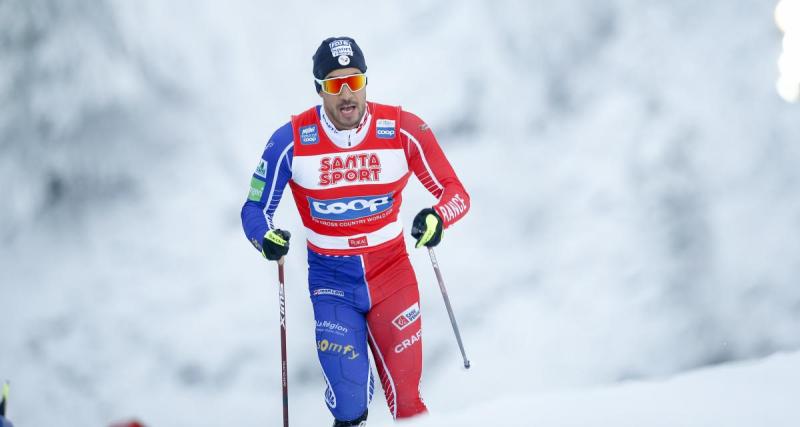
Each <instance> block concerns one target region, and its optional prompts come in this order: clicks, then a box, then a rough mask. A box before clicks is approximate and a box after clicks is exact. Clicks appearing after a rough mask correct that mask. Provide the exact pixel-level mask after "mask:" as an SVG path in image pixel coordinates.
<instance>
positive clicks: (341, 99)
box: [319, 67, 367, 130]
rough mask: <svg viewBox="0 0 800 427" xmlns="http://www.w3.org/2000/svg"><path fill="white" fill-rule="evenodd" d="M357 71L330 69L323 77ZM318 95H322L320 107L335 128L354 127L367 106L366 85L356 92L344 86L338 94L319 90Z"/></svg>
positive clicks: (344, 74)
mask: <svg viewBox="0 0 800 427" xmlns="http://www.w3.org/2000/svg"><path fill="white" fill-rule="evenodd" d="M359 73H361V71H360V70H359V69H358V68H354V67H350V68H342V69H339V70H333V71H331V72H330V73H329V74H328V75H327V76H325V79H330V78H334V77H342V76H349V75H351V74H359ZM319 96H320V97H322V107H323V108H325V113H326V114H327V115H328V117H330V119H331V121H332V122H333V125H334V126H336V129H339V130H345V129H354V128H355V127H356V126H358V123H359V122H360V121H361V118H362V117H364V110H366V108H367V88H366V87H365V88H364V89H361V90H360V91H358V92H353V91H351V90H350V87H348V86H344V87H342V91H341V92H339V94H338V95H331V94H329V93H325V91H320V92H319Z"/></svg>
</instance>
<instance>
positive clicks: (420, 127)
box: [400, 111, 469, 228]
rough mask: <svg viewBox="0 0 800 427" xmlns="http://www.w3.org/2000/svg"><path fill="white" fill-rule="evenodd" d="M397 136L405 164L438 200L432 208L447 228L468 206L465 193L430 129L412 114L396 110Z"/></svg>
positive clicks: (459, 217) (467, 197) (464, 213)
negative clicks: (398, 127) (398, 117)
mask: <svg viewBox="0 0 800 427" xmlns="http://www.w3.org/2000/svg"><path fill="white" fill-rule="evenodd" d="M400 138H401V140H402V142H403V147H404V149H405V152H406V159H407V160H408V167H409V168H410V169H411V170H412V171H413V172H414V174H415V175H416V176H417V178H418V179H419V181H420V182H421V183H422V185H424V186H425V188H427V189H428V191H430V192H431V194H433V196H434V197H436V198H437V199H438V200H439V201H438V202H437V203H436V205H434V206H433V208H434V209H435V210H436V212H438V213H439V216H441V217H442V219H443V220H444V227H445V228H447V227H449V226H450V225H451V224H453V223H455V222H456V221H458V220H459V219H461V217H463V216H464V215H466V213H467V211H468V210H469V194H467V191H466V190H464V186H463V185H461V181H459V179H458V177H457V176H456V173H455V171H453V167H452V166H450V162H448V161H447V157H445V155H444V152H443V151H442V149H441V147H439V143H438V142H436V137H435V136H433V131H431V130H430V128H429V127H428V125H427V124H425V122H423V121H422V119H420V118H419V117H417V116H416V115H414V114H412V113H409V112H407V111H402V112H401V113H400Z"/></svg>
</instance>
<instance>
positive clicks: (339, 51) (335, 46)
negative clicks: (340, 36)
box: [328, 40, 353, 65]
mask: <svg viewBox="0 0 800 427" xmlns="http://www.w3.org/2000/svg"><path fill="white" fill-rule="evenodd" d="M328 46H329V47H330V48H331V55H333V57H334V58H335V57H337V56H338V57H339V63H340V64H342V65H347V64H349V63H350V58H348V56H353V46H351V45H350V40H334V41H332V42H330V43H329V44H328ZM345 55H346V56H345ZM342 58H346V59H342Z"/></svg>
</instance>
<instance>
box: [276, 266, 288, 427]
mask: <svg viewBox="0 0 800 427" xmlns="http://www.w3.org/2000/svg"><path fill="white" fill-rule="evenodd" d="M283 262H284V261H283V257H281V259H279V260H278V282H279V283H280V291H279V301H280V304H281V385H282V388H283V427H289V372H288V370H287V367H286V293H285V291H284V286H283Z"/></svg>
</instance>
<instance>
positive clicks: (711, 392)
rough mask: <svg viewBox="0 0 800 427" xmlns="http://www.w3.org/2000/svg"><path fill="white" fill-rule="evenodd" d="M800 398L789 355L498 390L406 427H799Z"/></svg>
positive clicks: (795, 363)
mask: <svg viewBox="0 0 800 427" xmlns="http://www.w3.org/2000/svg"><path fill="white" fill-rule="evenodd" d="M462 382H466V381H465V379H464V378H462V379H460V380H459V387H460V386H461V383H462ZM798 395H800V353H788V354H775V355H772V356H770V357H767V358H764V359H762V360H755V361H754V360H750V361H746V362H737V363H731V364H729V365H725V366H717V367H713V368H705V369H701V370H697V371H691V372H686V373H683V374H680V375H678V376H675V377H670V378H663V379H651V380H648V381H630V382H623V383H618V384H614V385H608V386H603V387H594V388H587V389H579V390H561V391H552V392H546V393H538V394H515V395H505V394H503V392H502V391H498V393H497V396H496V397H494V398H492V399H490V400H488V401H486V402H483V403H480V404H477V405H474V406H469V407H466V408H462V409H460V410H458V411H454V412H453V413H442V414H432V415H429V416H427V417H426V418H424V419H420V420H414V421H413V422H411V421H410V422H406V423H402V425H403V426H404V427H434V426H459V427H484V426H504V427H516V426H519V427H528V426H537V427H584V426H615V427H641V426H647V427H662V426H663V427H708V426H726V427H739V426H748V427H749V426H770V427H793V426H798V425H800V406H798V405H797V396H798ZM381 425H384V426H387V427H388V426H390V425H392V424H381Z"/></svg>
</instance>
